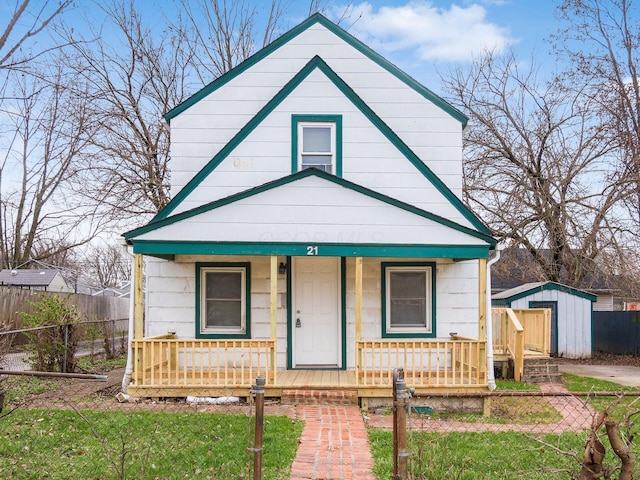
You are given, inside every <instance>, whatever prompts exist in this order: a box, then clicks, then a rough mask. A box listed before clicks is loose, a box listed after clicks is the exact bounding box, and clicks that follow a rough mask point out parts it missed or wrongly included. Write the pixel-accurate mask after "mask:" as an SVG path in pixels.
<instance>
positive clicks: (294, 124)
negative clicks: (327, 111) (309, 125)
mask: <svg viewBox="0 0 640 480" xmlns="http://www.w3.org/2000/svg"><path fill="white" fill-rule="evenodd" d="M301 122H324V123H333V124H334V125H335V128H336V145H335V148H336V169H335V170H336V173H335V175H336V177H342V115H302V114H293V115H291V173H296V172H297V171H298V142H299V138H298V124H299V123H301Z"/></svg>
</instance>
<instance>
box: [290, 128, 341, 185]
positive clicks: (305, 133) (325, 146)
mask: <svg viewBox="0 0 640 480" xmlns="http://www.w3.org/2000/svg"><path fill="white" fill-rule="evenodd" d="M298 129H299V130H298V139H299V141H300V144H301V145H300V148H299V151H300V170H304V169H306V168H311V167H315V168H317V169H319V170H324V171H325V172H327V173H333V168H334V165H335V150H336V147H335V143H336V141H335V138H336V134H335V132H336V125H335V123H321V122H317V123H299V124H298Z"/></svg>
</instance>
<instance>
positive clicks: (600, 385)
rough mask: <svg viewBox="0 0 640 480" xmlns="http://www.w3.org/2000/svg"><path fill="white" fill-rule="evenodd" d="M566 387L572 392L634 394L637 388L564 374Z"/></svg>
mask: <svg viewBox="0 0 640 480" xmlns="http://www.w3.org/2000/svg"><path fill="white" fill-rule="evenodd" d="M562 379H563V380H564V386H565V387H567V390H569V391H570V392H589V391H593V392H633V391H637V390H638V389H637V388H636V387H627V386H624V385H620V384H618V383H614V382H609V381H607V380H599V379H596V378H591V377H580V376H578V375H573V374H571V373H566V372H563V373H562Z"/></svg>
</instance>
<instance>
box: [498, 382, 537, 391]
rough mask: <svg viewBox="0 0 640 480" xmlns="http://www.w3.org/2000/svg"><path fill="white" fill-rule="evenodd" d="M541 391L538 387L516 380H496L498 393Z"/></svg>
mask: <svg viewBox="0 0 640 480" xmlns="http://www.w3.org/2000/svg"><path fill="white" fill-rule="evenodd" d="M514 390H516V391H526V392H530V391H540V387H539V386H538V385H534V384H532V383H526V382H516V381H515V380H496V392H503V391H504V392H510V391H514Z"/></svg>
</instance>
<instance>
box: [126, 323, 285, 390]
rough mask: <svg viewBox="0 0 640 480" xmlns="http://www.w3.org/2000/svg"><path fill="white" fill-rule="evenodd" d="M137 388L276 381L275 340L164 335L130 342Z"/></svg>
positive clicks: (232, 385) (231, 384) (270, 383)
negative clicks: (204, 338)
mask: <svg viewBox="0 0 640 480" xmlns="http://www.w3.org/2000/svg"><path fill="white" fill-rule="evenodd" d="M131 348H132V351H133V374H132V377H131V379H132V382H133V383H134V385H135V386H137V387H163V386H164V387H181V386H185V387H189V386H198V387H205V388H209V387H210V388H220V387H247V388H249V387H251V384H252V381H253V379H255V378H256V377H258V376H260V375H262V376H264V377H265V381H266V382H267V385H273V384H275V382H276V367H275V361H274V360H275V351H276V345H275V341H273V340H178V339H177V338H176V336H175V335H172V334H169V335H161V336H157V337H149V338H144V339H141V340H133V341H132V342H131Z"/></svg>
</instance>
